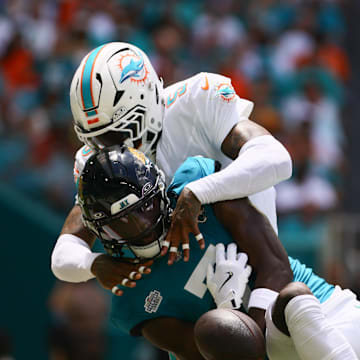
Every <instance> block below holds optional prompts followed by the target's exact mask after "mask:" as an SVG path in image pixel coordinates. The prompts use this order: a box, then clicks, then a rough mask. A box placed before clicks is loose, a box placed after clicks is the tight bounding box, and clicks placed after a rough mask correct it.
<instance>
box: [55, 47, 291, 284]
mask: <svg viewBox="0 0 360 360" xmlns="http://www.w3.org/2000/svg"><path fill="white" fill-rule="evenodd" d="M70 98H71V108H72V111H73V115H74V121H75V130H76V132H77V134H78V135H79V138H80V139H81V140H82V141H83V142H85V143H86V144H88V145H89V146H83V147H82V148H81V149H80V150H79V151H78V152H77V154H76V159H75V168H74V176H75V181H77V179H78V177H79V175H80V173H81V171H82V169H83V168H84V165H85V163H86V161H87V159H89V158H90V157H91V155H92V154H93V152H94V151H96V149H97V148H102V147H104V146H109V145H114V144H122V143H126V144H127V145H133V146H134V147H136V148H140V149H141V150H143V151H144V152H146V153H147V155H156V163H157V165H158V166H159V168H160V169H162V170H163V171H164V173H165V178H166V182H167V183H168V182H169V181H170V179H171V178H172V177H173V175H174V173H175V170H176V169H177V168H178V167H179V166H180V164H181V163H182V162H183V161H184V160H185V159H186V158H187V157H189V156H196V155H202V156H206V157H211V158H213V159H215V160H217V161H219V162H220V163H221V164H222V166H223V168H222V170H221V171H219V172H218V173H215V174H211V175H209V176H206V177H203V178H201V179H199V180H197V181H194V182H191V183H189V184H188V185H187V186H186V187H185V189H184V191H182V193H181V195H180V197H179V199H178V201H177V204H176V208H175V210H174V212H173V214H172V218H171V226H170V229H169V231H168V233H167V236H166V239H165V240H164V241H163V243H162V246H163V249H162V255H164V254H166V253H167V251H168V250H169V259H168V263H169V265H171V264H173V263H174V261H175V258H176V253H177V250H178V247H179V245H180V244H182V248H183V250H184V257H183V259H184V261H188V260H189V254H190V244H189V233H192V234H194V235H195V237H196V240H197V241H198V244H199V245H200V247H201V248H202V249H204V248H205V240H206V239H205V240H204V239H203V236H202V234H201V233H200V230H199V227H198V216H199V214H200V212H201V206H202V205H204V204H210V203H215V202H219V201H223V200H229V199H236V198H243V197H247V196H249V199H250V201H251V202H252V204H253V205H254V206H256V207H257V208H258V209H259V210H260V211H261V212H262V213H264V214H266V216H267V217H268V219H269V221H270V223H271V225H272V226H273V228H274V230H275V231H277V225H276V209H275V190H274V188H273V186H274V185H275V184H277V183H279V182H280V181H283V180H286V179H287V178H289V177H290V175H291V168H292V164H291V159H290V156H289V154H288V152H287V150H286V149H285V148H284V146H283V145H282V144H281V143H280V142H279V141H277V140H276V139H275V138H274V137H273V136H272V135H271V134H269V132H268V131H267V130H266V129H264V128H263V127H261V126H259V125H258V124H256V123H254V122H253V121H251V120H250V119H249V115H250V113H251V111H252V108H253V103H252V102H251V101H249V100H245V99H242V98H240V97H239V96H237V94H236V92H235V90H234V88H233V87H232V85H231V80H230V79H229V78H227V77H225V76H222V75H219V74H211V73H199V74H196V75H194V76H192V77H191V78H188V79H185V80H183V81H180V82H178V83H176V84H173V85H171V86H169V87H167V88H165V89H163V87H162V82H161V80H159V78H158V76H157V74H156V72H155V71H154V69H153V67H152V65H151V63H150V61H149V59H148V57H147V56H146V55H145V54H144V53H143V52H142V51H141V50H140V49H138V48H137V47H135V46H133V45H131V44H126V43H108V44H105V45H103V46H100V47H98V48H96V49H94V50H93V51H91V52H90V53H89V54H88V55H86V56H85V58H84V59H83V61H82V62H81V64H80V66H79V68H78V70H77V71H76V73H75V76H74V79H73V82H72V84H71V91H70ZM160 135H161V136H160ZM155 150H156V153H155ZM94 241H95V238H94V237H93V235H92V234H90V233H89V232H88V231H87V230H86V229H85V228H84V226H83V224H82V222H81V212H80V209H79V206H78V205H75V206H74V207H73V209H72V211H71V212H70V214H69V216H68V217H67V219H66V220H65V224H64V226H63V229H62V231H61V235H60V237H59V239H58V241H57V242H58V243H61V244H62V246H60V247H58V249H61V251H57V253H56V254H55V255H54V254H53V255H54V256H53V261H55V263H56V267H57V269H58V270H59V272H58V274H61V275H59V278H61V279H62V280H66V281H71V282H77V281H86V280H88V279H90V278H93V277H94V274H93V273H92V272H91V265H92V264H93V263H94V261H95V258H96V254H92V253H91V252H90V253H89V249H90V248H91V246H92V244H93V243H94ZM96 261H97V260H96ZM150 264H151V263H147V264H146V265H150ZM140 270H141V271H140ZM147 272H150V269H148V268H147V266H145V267H144V265H139V264H129V263H128V262H124V263H121V262H120V261H119V262H118V264H117V273H118V274H119V275H121V276H122V277H126V278H129V279H130V280H137V279H139V278H140V277H141V273H147ZM104 277H106V275H104ZM126 286H127V287H133V286H135V282H134V281H129V282H127V283H126Z"/></svg>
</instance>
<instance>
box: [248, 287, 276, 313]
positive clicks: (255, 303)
mask: <svg viewBox="0 0 360 360" xmlns="http://www.w3.org/2000/svg"><path fill="white" fill-rule="evenodd" d="M278 295H279V293H278V292H276V291H274V290H270V289H266V288H258V289H254V290H253V291H252V292H251V294H250V299H249V305H248V308H249V309H250V308H252V307H254V308H258V309H264V310H266V309H267V308H268V307H269V305H270V304H272V303H273V302H274V301H275V300H276V298H277V296H278Z"/></svg>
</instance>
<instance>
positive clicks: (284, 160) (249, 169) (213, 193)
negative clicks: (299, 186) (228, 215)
mask: <svg viewBox="0 0 360 360" xmlns="http://www.w3.org/2000/svg"><path fill="white" fill-rule="evenodd" d="M291 172H292V163H291V158H290V155H289V153H288V152H287V150H286V149H285V147H284V146H283V145H282V144H281V143H280V142H279V141H277V140H276V139H275V138H274V137H273V136H271V135H264V136H259V137H256V138H253V139H251V140H249V141H248V142H246V143H245V145H244V146H243V147H242V148H241V150H240V153H239V156H238V157H237V158H236V159H235V160H234V161H233V162H232V163H231V164H230V165H229V166H227V167H226V168H225V169H223V170H221V171H219V172H217V173H214V174H211V175H209V176H206V177H204V178H201V179H199V180H196V181H194V182H191V183H189V184H188V185H186V187H187V188H189V189H190V190H191V191H192V192H193V193H194V195H195V196H196V197H197V198H198V199H199V201H200V202H201V203H202V204H209V203H214V202H217V201H223V200H231V199H238V198H243V197H246V196H249V195H252V194H255V193H257V192H260V191H263V190H265V189H267V188H269V187H271V186H274V185H276V184H277V183H279V182H280V181H283V180H286V179H288V178H289V177H290V176H291Z"/></svg>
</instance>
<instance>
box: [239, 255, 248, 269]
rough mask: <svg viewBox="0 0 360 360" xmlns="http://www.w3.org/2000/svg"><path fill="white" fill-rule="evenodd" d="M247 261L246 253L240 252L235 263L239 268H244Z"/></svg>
mask: <svg viewBox="0 0 360 360" xmlns="http://www.w3.org/2000/svg"><path fill="white" fill-rule="evenodd" d="M247 261H248V256H247V254H246V253H243V252H241V253H238V254H237V262H238V264H239V266H241V267H243V268H245V265H246V263H247Z"/></svg>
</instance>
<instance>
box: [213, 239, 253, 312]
mask: <svg viewBox="0 0 360 360" xmlns="http://www.w3.org/2000/svg"><path fill="white" fill-rule="evenodd" d="M236 251H237V246H236V244H235V243H231V244H229V245H228V246H227V253H225V247H224V244H221V243H220V244H217V245H216V263H215V265H216V270H215V272H214V267H213V265H212V264H209V265H208V269H207V278H206V284H207V287H208V289H209V291H210V293H211V295H212V296H213V298H214V301H215V303H216V305H217V307H218V308H223V309H238V308H239V307H240V305H241V303H242V297H243V295H244V292H245V288H246V284H247V282H248V280H249V276H250V274H251V266H250V265H246V263H247V260H248V256H247V255H246V254H245V253H238V254H237V253H236Z"/></svg>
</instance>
